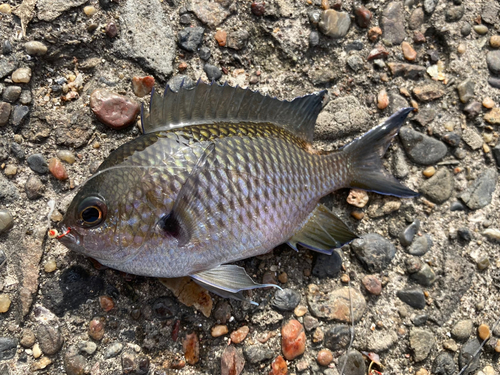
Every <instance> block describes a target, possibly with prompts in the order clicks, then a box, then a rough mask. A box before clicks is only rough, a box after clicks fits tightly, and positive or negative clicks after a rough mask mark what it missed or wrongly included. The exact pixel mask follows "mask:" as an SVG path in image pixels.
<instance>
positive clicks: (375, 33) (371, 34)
mask: <svg viewBox="0 0 500 375" xmlns="http://www.w3.org/2000/svg"><path fill="white" fill-rule="evenodd" d="M381 35H382V29H381V28H380V27H378V26H375V27H372V28H371V29H370V30H368V39H370V41H371V42H375V41H377V39H378V38H379V37H380V36H381Z"/></svg>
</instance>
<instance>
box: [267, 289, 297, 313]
mask: <svg viewBox="0 0 500 375" xmlns="http://www.w3.org/2000/svg"><path fill="white" fill-rule="evenodd" d="M299 302H300V293H299V292H297V291H296V290H294V289H288V288H286V289H278V290H277V291H276V292H275V293H274V298H273V300H272V302H271V304H272V306H273V307H275V308H277V309H278V310H282V311H293V309H295V307H297V305H298V304H299Z"/></svg>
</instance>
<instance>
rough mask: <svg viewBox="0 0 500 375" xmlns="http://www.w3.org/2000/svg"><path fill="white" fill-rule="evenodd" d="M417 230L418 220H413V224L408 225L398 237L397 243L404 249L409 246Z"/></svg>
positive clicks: (418, 226)
mask: <svg viewBox="0 0 500 375" xmlns="http://www.w3.org/2000/svg"><path fill="white" fill-rule="evenodd" d="M419 229H420V220H418V219H415V220H414V221H413V223H411V224H410V225H408V226H407V227H406V228H405V229H404V230H403V231H402V232H401V234H400V235H399V241H400V242H401V245H403V246H405V247H407V246H410V244H411V243H412V242H413V239H414V238H415V235H416V234H417V232H418V230H419Z"/></svg>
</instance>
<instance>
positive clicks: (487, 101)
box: [482, 97, 495, 109]
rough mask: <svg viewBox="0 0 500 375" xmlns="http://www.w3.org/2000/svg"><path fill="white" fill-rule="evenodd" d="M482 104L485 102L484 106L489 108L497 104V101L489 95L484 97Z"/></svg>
mask: <svg viewBox="0 0 500 375" xmlns="http://www.w3.org/2000/svg"><path fill="white" fill-rule="evenodd" d="M482 104H483V107H484V108H488V109H491V108H493V107H494V106H495V102H494V101H493V99H491V98H489V97H486V98H484V99H483V103H482Z"/></svg>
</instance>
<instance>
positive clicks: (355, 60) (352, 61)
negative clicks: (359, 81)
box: [347, 55, 365, 72]
mask: <svg viewBox="0 0 500 375" xmlns="http://www.w3.org/2000/svg"><path fill="white" fill-rule="evenodd" d="M347 65H349V68H351V69H352V70H354V71H355V72H357V71H359V70H361V69H363V67H364V65H365V62H364V60H363V59H362V58H361V56H359V55H351V56H349V57H348V58H347Z"/></svg>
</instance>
